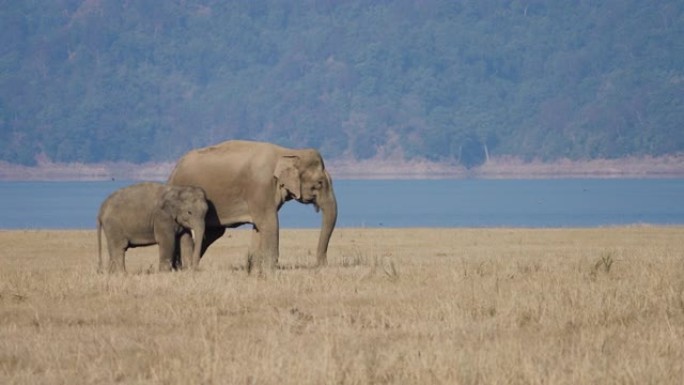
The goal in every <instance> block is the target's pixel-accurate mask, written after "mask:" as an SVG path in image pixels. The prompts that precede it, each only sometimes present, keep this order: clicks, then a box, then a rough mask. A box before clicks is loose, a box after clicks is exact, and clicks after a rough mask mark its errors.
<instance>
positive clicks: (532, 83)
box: [0, 0, 684, 167]
mask: <svg viewBox="0 0 684 385" xmlns="http://www.w3.org/2000/svg"><path fill="white" fill-rule="evenodd" d="M1 4H2V5H0V30H1V32H2V42H0V160H6V161H10V162H14V163H21V164H27V165H30V164H33V163H35V162H36V159H40V158H41V157H42V158H47V159H50V160H52V161H56V162H85V163H90V162H103V161H117V160H125V161H132V162H146V161H168V160H173V159H175V158H176V157H178V156H179V155H181V154H182V153H183V152H185V151H186V150H188V149H190V148H192V147H198V146H203V145H207V144H211V143H216V142H220V141H223V140H226V139H229V138H242V139H256V140H267V141H272V142H276V143H280V144H282V145H286V146H294V147H303V146H310V147H316V148H319V149H320V150H321V151H322V152H323V154H324V155H325V156H326V157H328V158H337V157H348V158H355V159H366V158H372V157H375V156H379V157H383V156H390V155H395V156H396V155H401V156H402V157H404V158H405V159H412V158H427V159H430V160H438V161H439V160H443V161H449V162H459V163H461V164H463V165H465V166H467V167H470V166H475V165H478V164H481V163H482V162H484V161H485V160H486V158H487V157H488V156H490V155H492V156H493V155H513V156H518V157H521V158H524V159H532V158H536V159H546V160H551V159H557V158H561V157H567V158H571V159H593V158H619V157H623V156H634V155H636V156H639V155H654V156H658V155H663V154H672V153H676V152H682V151H684V2H682V1H680V0H662V1H643V0H593V1H587V0H574V1H552V2H550V1H544V0H461V1H456V0H396V1H378V0H376V1H367V0H345V1H335V0H302V1H281V0H235V1H219V0H206V1H201V0H199V1H157V0H136V1H119V0H52V1H44V0H42V1H38V0H24V1H20V2H7V1H3V2H2V3H1Z"/></svg>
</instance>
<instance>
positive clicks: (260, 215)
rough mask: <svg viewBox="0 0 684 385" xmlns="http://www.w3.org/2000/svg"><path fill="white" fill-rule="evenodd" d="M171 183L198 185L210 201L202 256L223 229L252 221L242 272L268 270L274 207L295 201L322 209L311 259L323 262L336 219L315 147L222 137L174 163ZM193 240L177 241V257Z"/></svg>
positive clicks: (275, 233) (273, 259) (274, 253)
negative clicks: (315, 249)
mask: <svg viewBox="0 0 684 385" xmlns="http://www.w3.org/2000/svg"><path fill="white" fill-rule="evenodd" d="M168 183H169V184H171V185H181V186H197V187H201V188H202V189H203V190H204V191H205V192H206V194H207V199H208V200H209V211H208V213H207V216H206V230H205V238H204V242H203V245H202V255H204V253H205V252H206V250H207V248H208V247H209V246H210V245H211V244H212V243H213V242H214V241H216V240H217V239H218V238H219V237H221V236H222V235H223V234H224V233H225V231H226V228H229V227H237V226H240V225H243V224H248V223H251V224H252V225H253V231H252V239H251V243H250V246H249V250H248V252H247V271H248V272H249V271H251V269H252V268H253V267H254V266H255V265H256V267H257V268H258V269H259V271H263V269H264V267H266V268H267V269H269V270H273V269H274V268H275V267H276V265H277V263H278V252H279V250H278V238H279V225H278V210H279V209H280V207H282V205H283V204H284V203H285V202H287V201H289V200H291V199H295V200H297V201H299V202H300V203H304V204H313V205H314V206H315V207H316V211H319V209H320V211H321V212H322V221H321V233H320V236H319V239H318V248H317V251H316V258H317V263H318V265H325V264H327V251H328V242H329V241H330V236H331V235H332V232H333V230H334V229H335V223H336V221H337V201H336V199H335V192H334V191H333V186H332V179H331V178H330V174H328V172H327V171H326V169H325V165H324V164H323V158H322V157H321V155H320V154H319V152H318V151H316V150H314V149H290V148H285V147H280V146H277V145H275V144H271V143H263V142H251V141H239V140H235V141H226V142H223V143H220V144H217V145H214V146H209V147H205V148H200V149H195V150H192V151H190V152H188V153H187V154H185V155H183V157H182V158H181V159H180V160H179V161H178V163H177V164H176V167H175V168H174V170H173V171H172V173H171V176H170V177H169V180H168ZM191 250H192V240H191V239H190V238H189V237H187V236H185V237H183V238H182V239H181V261H185V260H187V255H189V254H190V252H191Z"/></svg>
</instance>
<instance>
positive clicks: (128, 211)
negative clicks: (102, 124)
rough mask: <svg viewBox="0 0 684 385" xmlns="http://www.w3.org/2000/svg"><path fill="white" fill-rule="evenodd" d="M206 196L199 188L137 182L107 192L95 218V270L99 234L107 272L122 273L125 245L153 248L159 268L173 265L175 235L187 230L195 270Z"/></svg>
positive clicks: (124, 268) (100, 252)
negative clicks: (104, 239)
mask: <svg viewBox="0 0 684 385" xmlns="http://www.w3.org/2000/svg"><path fill="white" fill-rule="evenodd" d="M207 208H208V204H207V198H206V195H205V193H204V190H202V189H201V188H199V187H189V186H168V185H164V184H161V183H150V182H146V183H138V184H134V185H132V186H128V187H125V188H122V189H120V190H117V191H115V192H114V193H112V194H111V195H110V196H109V197H107V199H105V201H104V202H103V203H102V206H101V207H100V212H99V214H98V216H97V249H98V250H97V253H98V264H99V266H98V271H102V235H101V231H102V229H104V232H105V236H106V237H107V248H108V249H109V272H120V271H126V267H125V262H124V254H125V252H126V250H127V249H128V248H129V247H137V246H149V245H154V244H159V270H160V271H168V270H171V269H172V268H173V267H174V261H173V257H174V255H175V254H176V253H175V251H176V247H180V246H179V242H178V240H179V238H180V235H181V234H182V233H183V232H185V231H188V230H189V231H190V233H191V234H192V239H193V241H194V249H193V253H192V261H191V265H192V266H193V267H195V266H197V263H199V259H200V250H201V249H202V239H203V237H204V217H205V215H206V213H207Z"/></svg>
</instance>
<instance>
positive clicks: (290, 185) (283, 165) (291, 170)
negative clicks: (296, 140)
mask: <svg viewBox="0 0 684 385" xmlns="http://www.w3.org/2000/svg"><path fill="white" fill-rule="evenodd" d="M298 162H299V157H297V156H294V155H287V156H283V157H282V158H280V159H279V160H278V163H277V164H276V168H275V171H274V172H273V176H275V177H276V179H277V180H278V187H285V189H287V191H289V192H290V193H291V194H292V195H294V196H295V198H296V199H300V198H301V197H302V190H301V181H300V180H299V169H298V168H297V163H298Z"/></svg>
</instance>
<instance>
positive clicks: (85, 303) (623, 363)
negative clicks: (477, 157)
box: [0, 227, 684, 384]
mask: <svg viewBox="0 0 684 385" xmlns="http://www.w3.org/2000/svg"><path fill="white" fill-rule="evenodd" d="M228 234H229V235H230V237H228V236H226V237H224V238H223V239H221V240H220V241H219V242H218V243H217V244H216V245H215V246H214V247H213V248H212V249H211V250H210V252H209V253H208V255H207V256H205V258H204V259H203V260H202V263H201V270H200V271H198V272H181V273H162V274H160V273H154V271H155V270H156V264H157V262H156V260H157V256H156V253H157V249H156V247H147V248H142V249H135V250H132V251H129V253H128V256H127V257H128V258H127V261H126V262H127V268H128V271H129V273H128V274H127V275H113V276H109V275H98V274H96V273H95V268H96V259H97V258H96V239H95V232H94V231H4V232H0V245H2V247H1V248H0V383H2V384H75V383H115V382H121V383H127V384H131V383H132V384H370V383H374V384H375V383H396V384H438V383H443V384H495V383H496V384H613V383H614V384H630V383H631V384H645V383H650V384H674V383H681V381H682V379H683V378H684V228H681V227H629V228H603V229H561V230H557V229H548V230H541V229H439V230H435V229H401V230H392V229H338V230H337V231H336V233H335V234H334V236H333V240H332V243H331V249H330V266H329V267H326V268H322V269H312V268H309V267H308V266H310V265H311V264H313V262H314V259H315V257H314V256H313V255H312V254H313V253H312V250H313V249H314V247H315V244H316V238H317V235H318V234H317V232H316V231H309V230H289V231H283V232H282V233H281V260H280V262H281V265H282V266H283V268H282V269H281V270H279V271H278V272H276V273H275V275H273V276H270V277H267V278H256V277H254V276H247V274H246V273H245V271H244V269H243V266H244V262H245V253H246V247H247V243H248V242H249V237H248V232H247V231H240V230H238V231H231V232H229V233H228ZM150 272H152V274H149V273H150Z"/></svg>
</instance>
